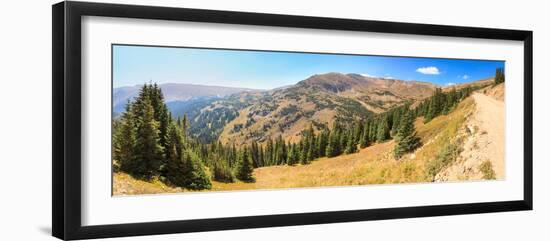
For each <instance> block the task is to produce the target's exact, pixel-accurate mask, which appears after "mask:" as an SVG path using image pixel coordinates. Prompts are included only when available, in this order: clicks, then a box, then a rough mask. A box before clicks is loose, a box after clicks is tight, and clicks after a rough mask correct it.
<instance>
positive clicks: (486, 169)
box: [479, 160, 496, 180]
mask: <svg viewBox="0 0 550 241" xmlns="http://www.w3.org/2000/svg"><path fill="white" fill-rule="evenodd" d="M479 170H480V171H481V173H483V179H487V180H494V179H496V174H495V171H494V170H493V164H492V163H491V162H490V161H489V160H486V161H484V162H483V163H481V165H479Z"/></svg>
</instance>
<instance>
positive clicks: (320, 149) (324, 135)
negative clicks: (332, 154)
mask: <svg viewBox="0 0 550 241" xmlns="http://www.w3.org/2000/svg"><path fill="white" fill-rule="evenodd" d="M328 136H329V133H328V131H327V130H326V129H325V130H323V131H322V132H321V133H320V134H319V138H317V148H316V149H317V157H324V156H326V151H325V150H326V149H327V144H328Z"/></svg>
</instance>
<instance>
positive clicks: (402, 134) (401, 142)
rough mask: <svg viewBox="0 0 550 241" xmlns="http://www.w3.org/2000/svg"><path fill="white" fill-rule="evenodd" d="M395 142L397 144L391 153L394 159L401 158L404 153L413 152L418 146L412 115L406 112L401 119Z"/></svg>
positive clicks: (418, 139)
mask: <svg viewBox="0 0 550 241" xmlns="http://www.w3.org/2000/svg"><path fill="white" fill-rule="evenodd" d="M395 141H396V142H397V144H396V145H395V148H394V151H393V153H394V157H395V158H396V159H399V158H401V157H402V156H403V155H404V154H405V153H407V152H411V151H413V150H414V149H416V148H417V147H418V146H419V145H420V138H418V137H417V136H416V131H415V128H414V117H413V115H412V113H410V112H407V113H406V114H405V116H404V117H403V120H402V121H401V125H400V126H399V130H398V132H397V135H396V137H395Z"/></svg>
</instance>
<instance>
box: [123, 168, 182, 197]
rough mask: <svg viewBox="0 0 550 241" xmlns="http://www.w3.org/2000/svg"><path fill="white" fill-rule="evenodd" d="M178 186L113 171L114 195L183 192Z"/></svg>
mask: <svg viewBox="0 0 550 241" xmlns="http://www.w3.org/2000/svg"><path fill="white" fill-rule="evenodd" d="M183 191H184V190H183V189H181V188H177V187H170V186H167V185H166V184H164V183H163V182H161V181H160V180H158V179H153V180H152V181H150V182H147V181H142V180H137V179H134V178H133V177H132V176H130V175H128V174H126V173H123V172H116V173H113V195H114V196H118V195H135V194H154V193H174V192H183Z"/></svg>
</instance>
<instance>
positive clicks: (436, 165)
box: [426, 143, 460, 180]
mask: <svg viewBox="0 0 550 241" xmlns="http://www.w3.org/2000/svg"><path fill="white" fill-rule="evenodd" d="M459 153H460V148H459V146H458V145H456V144H453V143H450V144H448V145H446V146H444V147H443V148H442V149H441V150H440V151H439V153H438V154H437V156H436V157H435V159H433V160H431V161H430V162H428V163H427V166H426V174H427V176H428V178H430V179H432V180H433V179H434V178H435V176H436V175H437V174H438V173H439V172H441V171H442V170H443V169H444V168H445V167H447V166H448V165H450V164H451V163H453V162H455V161H456V158H457V157H458V155H459Z"/></svg>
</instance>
